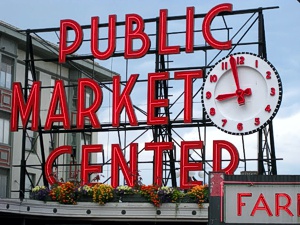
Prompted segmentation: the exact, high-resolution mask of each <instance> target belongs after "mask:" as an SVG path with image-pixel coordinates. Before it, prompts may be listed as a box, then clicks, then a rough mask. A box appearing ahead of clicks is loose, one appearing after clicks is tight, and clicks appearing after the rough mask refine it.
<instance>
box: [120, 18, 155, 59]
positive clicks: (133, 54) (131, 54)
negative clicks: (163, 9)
mask: <svg viewBox="0 0 300 225" xmlns="http://www.w3.org/2000/svg"><path fill="white" fill-rule="evenodd" d="M133 23H135V26H136V28H135V30H132V27H133ZM125 29H126V30H125V52H124V57H125V59H130V58H141V57H143V56H144V55H145V54H146V53H147V52H148V50H149V48H150V39H149V37H148V36H147V34H145V32H144V21H143V18H142V17H140V16H139V15H137V14H127V15H126V21H125ZM133 39H140V40H141V41H142V47H140V49H138V50H133Z"/></svg>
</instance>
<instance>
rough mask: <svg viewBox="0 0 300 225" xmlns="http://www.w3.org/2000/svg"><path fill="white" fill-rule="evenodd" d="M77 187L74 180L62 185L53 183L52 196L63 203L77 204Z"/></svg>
mask: <svg viewBox="0 0 300 225" xmlns="http://www.w3.org/2000/svg"><path fill="white" fill-rule="evenodd" d="M76 189H77V187H76V186H75V184H74V183H72V182H66V183H62V184H60V185H53V187H52V188H51V190H50V196H51V198H52V200H56V201H58V202H59V203H61V204H73V205H76V204H77V202H76V200H77V198H78V196H77V194H76V192H75V190H76Z"/></svg>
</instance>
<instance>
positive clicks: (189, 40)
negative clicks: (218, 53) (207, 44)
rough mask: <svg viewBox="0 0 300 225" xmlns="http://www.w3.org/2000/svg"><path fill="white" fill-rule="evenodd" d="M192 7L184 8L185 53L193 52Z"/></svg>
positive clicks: (193, 9)
mask: <svg viewBox="0 0 300 225" xmlns="http://www.w3.org/2000/svg"><path fill="white" fill-rule="evenodd" d="M194 11H195V8H194V7H187V8H186V33H185V52H186V53H193V52H194Z"/></svg>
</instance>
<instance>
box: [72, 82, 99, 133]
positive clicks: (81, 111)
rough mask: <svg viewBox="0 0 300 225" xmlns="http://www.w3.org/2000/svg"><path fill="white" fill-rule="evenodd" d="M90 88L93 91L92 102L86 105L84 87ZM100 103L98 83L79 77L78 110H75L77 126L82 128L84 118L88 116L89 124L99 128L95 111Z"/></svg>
mask: <svg viewBox="0 0 300 225" xmlns="http://www.w3.org/2000/svg"><path fill="white" fill-rule="evenodd" d="M87 87H89V88H91V89H92V90H93V93H94V95H93V96H94V102H93V103H92V104H91V105H90V106H89V107H86V105H87V104H89V103H87V102H85V99H86V93H85V91H84V90H85V88H87ZM101 104H102V90H101V88H100V86H99V85H98V83H97V82H96V81H94V80H92V79H89V78H81V79H78V107H77V108H78V112H77V128H79V129H83V128H84V118H85V117H88V118H89V119H90V121H91V124H92V126H93V127H94V128H100V127H101V125H100V123H99V120H98V118H97V115H96V113H97V111H98V109H99V107H100V106H101Z"/></svg>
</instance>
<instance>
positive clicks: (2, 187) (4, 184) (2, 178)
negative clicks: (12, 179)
mask: <svg viewBox="0 0 300 225" xmlns="http://www.w3.org/2000/svg"><path fill="white" fill-rule="evenodd" d="M7 189H8V170H5V169H1V168H0V198H7V197H8V191H7Z"/></svg>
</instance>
